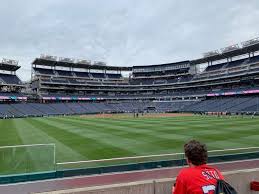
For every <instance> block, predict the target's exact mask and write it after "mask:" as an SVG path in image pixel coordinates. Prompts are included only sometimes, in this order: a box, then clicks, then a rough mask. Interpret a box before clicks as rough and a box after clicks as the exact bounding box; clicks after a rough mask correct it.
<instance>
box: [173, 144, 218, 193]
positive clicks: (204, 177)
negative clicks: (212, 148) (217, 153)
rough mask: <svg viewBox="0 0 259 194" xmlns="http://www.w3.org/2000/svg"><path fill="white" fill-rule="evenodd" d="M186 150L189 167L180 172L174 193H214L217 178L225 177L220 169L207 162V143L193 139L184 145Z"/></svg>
mask: <svg viewBox="0 0 259 194" xmlns="http://www.w3.org/2000/svg"><path fill="white" fill-rule="evenodd" d="M184 152H185V156H186V161H187V164H188V166H189V167H187V168H184V169H182V170H181V171H180V173H179V174H178V176H177V179H176V183H175V185H174V186H173V194H213V193H214V190H215V187H216V182H217V181H216V179H215V178H217V179H223V176H222V174H221V173H220V172H219V170H217V169H216V168H214V167H211V166H208V165H207V164H206V163H207V160H208V152H207V147H206V145H205V144H203V143H200V142H199V141H196V140H191V141H189V142H188V143H186V144H185V145H184ZM213 177H214V178H213Z"/></svg>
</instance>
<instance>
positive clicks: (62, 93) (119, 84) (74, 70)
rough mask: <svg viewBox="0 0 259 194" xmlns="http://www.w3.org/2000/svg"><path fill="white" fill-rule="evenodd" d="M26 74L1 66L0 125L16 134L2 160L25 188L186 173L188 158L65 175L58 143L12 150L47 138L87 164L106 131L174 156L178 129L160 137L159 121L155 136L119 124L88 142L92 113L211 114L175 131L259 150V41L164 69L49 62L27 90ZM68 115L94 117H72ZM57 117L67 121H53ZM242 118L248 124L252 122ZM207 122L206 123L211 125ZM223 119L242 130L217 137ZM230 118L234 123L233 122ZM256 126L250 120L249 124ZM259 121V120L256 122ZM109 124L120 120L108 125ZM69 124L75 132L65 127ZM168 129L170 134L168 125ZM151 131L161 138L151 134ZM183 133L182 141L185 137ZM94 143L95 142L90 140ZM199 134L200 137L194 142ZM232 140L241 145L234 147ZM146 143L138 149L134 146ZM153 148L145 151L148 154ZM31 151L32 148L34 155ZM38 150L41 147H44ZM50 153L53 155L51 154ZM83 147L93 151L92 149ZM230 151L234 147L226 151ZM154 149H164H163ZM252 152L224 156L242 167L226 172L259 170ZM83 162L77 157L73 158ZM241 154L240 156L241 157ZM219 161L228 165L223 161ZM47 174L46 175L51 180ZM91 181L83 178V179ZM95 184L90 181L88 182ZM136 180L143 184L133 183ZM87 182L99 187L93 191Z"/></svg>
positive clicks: (40, 61)
mask: <svg viewBox="0 0 259 194" xmlns="http://www.w3.org/2000/svg"><path fill="white" fill-rule="evenodd" d="M20 68H21V67H20V66H19V64H18V62H17V61H15V60H8V59H3V60H2V62H1V63H0V118H1V119H3V120H1V123H2V126H1V128H2V129H7V130H5V133H3V135H6V134H7V135H6V138H4V139H3V141H2V142H4V143H6V146H5V145H3V146H4V147H2V148H1V149H3V150H4V151H2V153H1V152H0V153H1V158H2V160H0V162H1V165H0V169H1V171H0V172H2V175H6V176H1V177H0V180H1V183H16V182H20V181H28V180H42V179H47V178H64V177H66V176H65V175H67V176H68V175H71V176H75V175H86V174H87V175H89V174H92V176H93V177H94V181H97V179H99V178H100V179H99V181H104V180H107V179H106V178H107V177H106V178H104V179H102V178H101V177H105V176H106V175H100V176H96V174H98V173H100V172H101V173H103V172H109V173H112V172H117V171H120V169H124V170H125V169H126V170H125V171H127V170H132V169H135V170H136V169H137V170H140V171H141V170H143V169H149V170H150V171H152V173H151V174H149V175H150V176H149V175H147V174H145V173H146V171H143V172H142V171H141V172H138V173H143V174H142V175H143V176H139V177H142V178H143V180H144V179H149V178H150V179H153V178H156V176H157V175H154V174H153V172H159V174H160V173H164V175H165V176H167V175H168V176H170V177H171V176H175V173H176V171H175V168H174V169H173V170H172V171H171V169H170V170H169V171H167V170H164V169H163V168H162V169H159V170H157V171H153V170H151V169H152V168H160V167H167V168H173V167H174V165H175V164H177V165H178V167H179V166H180V165H183V164H184V162H183V161H184V157H182V158H181V159H179V158H178V159H176V160H173V159H168V158H167V159H165V160H163V161H153V160H151V161H145V162H144V163H141V162H139V161H135V163H130V165H128V164H125V166H124V165H122V164H120V163H116V164H117V166H109V165H108V166H105V167H103V166H97V167H96V168H94V169H92V168H91V169H89V168H88V169H81V168H80V169H78V168H73V169H65V170H64V169H61V170H60V171H59V170H58V169H56V164H58V163H56V147H55V146H56V144H39V145H38V146H37V145H35V147H33V146H31V145H26V146H23V145H21V146H18V147H15V146H13V144H11V143H12V142H20V143H22V144H23V142H25V141H28V140H29V141H32V140H33V141H34V140H37V139H36V137H37V136H40V137H44V138H45V139H44V140H46V141H47V140H51V141H52V140H53V141H54V140H55V142H56V143H58V146H64V147H65V148H66V150H60V149H57V151H58V153H59V154H62V153H63V152H70V153H72V152H73V153H77V154H78V155H80V154H81V155H80V156H83V158H84V157H85V156H86V151H87V149H89V150H90V149H92V148H93V147H95V146H96V147H98V146H99V144H97V143H96V141H97V140H95V139H94V140H93V137H95V138H96V137H97V133H98V135H99V136H98V137H101V138H103V139H105V140H106V142H107V136H105V135H104V132H106V135H107V134H110V136H109V137H112V136H113V132H114V133H116V134H115V136H116V137H118V136H119V137H120V138H122V139H123V140H127V141H128V142H132V141H133V140H132V139H130V137H129V136H127V135H129V134H130V133H132V134H130V135H132V137H133V138H136V140H137V137H138V136H140V135H143V136H147V137H148V138H151V139H152V140H154V141H155V142H156V143H157V144H159V145H160V147H158V148H161V147H162V148H163V150H162V151H168V150H170V151H171V149H169V148H168V147H167V146H171V145H170V144H169V142H171V139H167V136H169V134H168V133H165V132H168V129H166V130H167V131H166V130H165V132H164V131H162V132H161V131H159V130H157V129H156V130H154V129H152V126H153V124H154V123H148V122H147V123H146V124H147V125H145V126H148V127H149V128H150V131H149V132H147V131H145V129H144V130H143V129H142V131H141V130H140V129H138V128H136V131H134V130H132V131H130V129H129V128H127V126H119V129H117V130H115V129H114V128H109V130H110V131H109V132H108V133H107V131H105V130H106V129H103V126H104V125H102V126H100V127H99V128H98V129H97V128H96V129H92V131H88V132H89V133H88V134H83V135H82V134H81V133H82V131H81V130H79V128H80V129H81V128H83V126H86V125H87V123H85V121H83V120H81V119H83V117H86V116H85V115H92V114H102V115H103V116H105V115H107V114H116V115H117V116H118V115H121V114H129V115H131V117H133V115H134V116H136V117H138V116H142V114H143V115H144V116H145V115H149V114H153V115H154V114H157V115H158V116H159V115H163V114H165V113H174V114H176V113H177V114H182V115H190V114H191V115H193V114H197V115H217V117H211V118H210V117H207V116H202V117H199V116H194V117H191V119H189V120H188V119H186V118H183V120H184V119H186V120H185V121H184V122H182V123H177V122H175V123H177V124H179V125H183V124H186V123H188V122H190V123H191V124H192V125H193V126H196V127H199V128H200V129H199V130H197V131H193V133H195V134H196V135H197V136H199V137H201V138H203V139H210V140H212V141H213V140H214V139H213V137H211V133H212V134H214V136H215V138H218V137H219V136H220V137H222V134H219V133H222V132H223V134H225V136H224V138H225V139H224V141H218V142H216V143H219V142H221V143H222V142H224V143H226V145H228V146H233V147H236V146H237V145H251V144H255V146H256V145H257V144H258V142H257V141H256V142H255V141H254V140H255V139H256V138H257V137H258V135H254V133H255V130H256V129H257V128H256V127H257V121H258V118H256V116H257V115H259V38H255V39H252V40H248V41H245V42H242V43H241V44H236V45H232V46H229V47H226V48H223V49H221V51H220V52H219V51H212V52H208V53H205V54H204V56H203V57H202V58H200V59H195V60H187V61H180V62H173V63H167V64H156V65H143V66H128V67H124V66H111V65H106V63H104V62H91V61H89V60H77V59H72V58H62V57H60V58H58V57H56V56H50V55H41V56H40V57H38V58H36V59H35V60H34V61H33V62H32V66H31V71H32V72H31V73H32V74H31V75H32V77H31V80H30V82H29V83H23V82H22V81H21V80H20V79H19V78H18V76H17V75H16V71H17V70H19V69H20ZM68 115H84V116H81V117H74V116H69V117H68ZM223 115H225V116H223ZM245 115H249V117H246V116H245ZM52 116H60V117H55V118H53V117H52ZM65 116H66V117H65ZM27 117H48V118H27ZM242 117H244V119H243V120H242ZM16 118H25V119H16ZM201 118H206V119H205V120H202V119H201ZM219 118H222V119H223V120H225V121H226V123H227V122H228V123H231V124H233V122H235V124H236V125H235V127H236V128H231V127H230V126H228V127H227V129H228V130H229V131H227V130H226V129H225V128H223V127H222V126H219V129H214V128H212V129H213V131H212V130H207V128H208V126H212V125H209V120H210V121H211V123H212V124H213V126H218V125H220V123H219V122H218V120H217V119H219ZM230 118H231V119H233V120H230ZM247 118H249V121H248V120H247ZM251 118H253V120H252V119H251ZM66 119H68V120H66ZM104 119H105V118H104ZM171 119H172V118H171ZM85 120H86V121H88V122H89V123H91V122H94V121H95V122H96V123H98V122H103V121H104V120H101V119H99V120H98V121H96V120H94V119H93V120H91V119H88V120H87V119H85ZM110 120H112V119H110ZM153 120H155V119H153ZM227 120H228V121H227ZM116 121H118V120H116V119H114V122H116ZM140 121H141V120H140ZM168 121H169V122H170V121H172V120H170V118H169V119H168ZM106 122H111V121H109V120H106ZM149 122H150V121H149ZM200 122H201V123H202V124H203V127H201V126H197V125H195V124H197V123H198V124H199V123H200ZM19 123H23V125H20V124H19ZM89 123H88V124H89ZM117 123H118V122H117ZM128 123H138V122H137V119H135V120H129V121H128ZM157 123H158V124H159V123H160V124H161V123H162V122H161V120H157ZM172 123H174V122H170V126H169V127H170V130H171V131H170V132H171V133H172V132H173V133H175V134H170V135H171V137H172V136H173V135H174V140H175V145H178V146H179V145H181V146H182V143H183V141H184V140H186V136H185V135H186V134H181V133H179V131H180V132H181V130H178V129H176V128H174V129H173V130H172V129H171V128H172ZM61 124H63V126H62V127H60V126H59V125H61ZM138 124H139V123H138ZM144 124H145V123H144V122H143V123H142V125H143V126H144ZM163 124H165V123H163ZM249 124H250V125H249ZM65 125H66V127H64V126H65ZM237 125H239V126H237ZM28 126H30V127H28ZM105 126H106V125H105ZM244 126H249V127H251V128H249V129H246V128H244ZM25 127H26V128H27V130H28V131H29V132H28V131H27V133H26V134H25V133H23V129H24V128H25ZM106 127H107V126H106ZM164 127H165V128H166V127H168V126H164ZM177 127H179V126H177ZM220 127H222V128H220ZM22 128H23V129H22ZM8 129H10V130H8ZM83 129H84V128H83ZM111 129H113V130H114V131H113V130H111ZM123 129H124V130H125V131H126V132H127V134H126V135H125V134H124V132H125V131H121V130H123ZM183 129H185V128H183ZM205 129H206V130H205ZM98 130H100V131H98ZM137 130H138V131H137ZM35 131H37V133H33V132H35ZM186 131H187V130H186ZM186 131H183V132H186ZM144 132H145V133H144ZM150 132H152V133H153V134H150V135H149V136H148V134H149V133H150ZM159 132H161V133H160V134H159V135H160V136H156V134H157V133H159ZM177 132H178V133H179V134H176V133H177ZM187 132H189V131H187ZM224 132H225V133H224ZM208 133H210V134H208ZM226 133H227V134H226ZM118 134H119V135H118ZM154 134H155V135H154ZM244 134H248V135H246V136H245V137H241V136H244ZM72 135H73V136H72ZM87 135H89V136H91V137H92V138H88V137H86V136H87ZM143 136H140V137H143ZM187 136H188V135H187ZM190 136H191V135H189V136H188V137H190ZM229 137H231V138H233V139H235V140H237V141H236V142H232V141H229ZM155 138H158V139H155ZM86 139H87V142H86V141H85V140H86ZM68 140H69V141H68ZM10 142H11V143H10ZM74 142H76V143H78V145H75V144H74ZM81 142H86V143H84V144H82V145H87V146H85V147H84V148H82V147H81V145H79V143H81ZM89 142H90V143H93V145H89V144H87V143H89ZM110 143H114V144H115V143H119V146H120V149H117V150H119V151H118V153H120V154H122V155H123V156H128V155H127V154H129V153H130V154H131V153H133V152H126V153H125V150H124V149H122V148H121V147H123V146H124V144H121V142H119V141H117V142H110ZM124 143H125V142H124ZM137 143H139V142H137ZM137 143H136V142H134V145H135V144H137ZM147 143H148V146H151V145H152V143H153V141H150V142H149V141H147ZM216 143H215V144H214V145H213V146H214V148H218V147H220V146H221V148H222V146H226V145H225V144H221V145H218V144H216ZM10 144H11V145H10ZM212 144H213V142H212ZM101 145H102V146H107V147H108V148H107V149H108V150H109V153H110V152H113V151H114V150H115V146H114V145H110V144H109V146H108V145H107V143H102V144H101ZM148 146H147V147H145V148H146V149H147V148H148ZM155 146H156V145H153V148H154V147H155ZM213 146H212V147H213ZM24 147H26V149H25V148H24ZM37 147H38V148H40V149H37ZM42 147H44V149H43V148H42ZM71 147H72V148H74V149H72V148H71ZM27 148H28V149H27ZM116 148H118V147H116ZM133 148H134V149H135V147H132V149H133ZM33 149H34V150H33ZM46 149H47V151H46ZM82 149H85V150H84V151H82ZM222 149H224V147H223V148H222ZM89 150H88V151H89ZM40 151H41V152H40ZM44 151H45V153H49V156H51V157H49V158H44V157H45V156H44V154H41V153H44ZM97 151H100V152H102V151H103V147H98V149H97ZM137 151H139V152H144V151H146V150H145V149H143V150H141V149H138V150H137ZM152 151H155V149H153V150H152ZM157 151H161V150H157ZM78 152H79V153H78ZM90 153H92V156H93V159H96V158H97V159H99V158H100V156H99V155H96V152H90ZM102 153H105V152H102ZM87 154H89V153H87ZM246 154H248V155H245V157H244V155H242V154H241V156H242V157H241V158H238V157H237V156H236V155H235V156H234V155H233V153H230V155H227V156H224V157H223V160H224V161H225V160H230V159H235V160H231V161H230V163H227V164H226V165H227V166H228V169H229V170H236V169H233V167H235V166H236V165H234V164H238V165H237V166H239V164H241V163H242V162H244V166H242V167H240V166H239V167H240V168H242V169H243V168H248V167H247V165H248V164H249V167H256V165H257V164H258V163H257V162H258V152H257V151H256V152H249V153H246ZM78 155H76V154H75V155H71V156H69V157H74V156H78ZM237 155H238V156H240V153H239V154H237ZM109 156H110V155H109ZM74 158H76V157H74ZM28 159H31V160H35V161H39V160H40V159H42V161H45V162H47V163H44V162H40V163H39V162H38V163H36V162H35V163H28ZM84 159H85V158H84ZM214 159H215V158H214ZM217 159H221V160H222V158H217ZM238 159H240V160H241V159H242V161H241V162H240V161H236V160H238ZM221 162H222V161H221ZM239 162H240V163H239ZM246 162H247V163H246ZM59 163H60V164H61V165H62V161H61V162H60V161H59ZM43 164H45V165H43ZM46 164H49V165H46ZM179 164H180V165H179ZM242 164H243V163H242ZM8 165H13V167H14V168H13V169H11V170H21V169H22V168H24V169H26V170H25V171H19V173H13V174H12V173H10V172H9V173H8V172H7V174H3V172H5V170H8V168H5V166H8ZM220 165H221V167H222V169H221V170H224V168H223V166H224V164H220ZM222 165H223V166H222ZM36 167H39V169H41V170H42V169H43V167H44V168H45V169H44V170H43V171H40V173H39V171H37V173H38V174H37V173H36V174H33V173H35V172H31V171H28V169H30V170H31V169H33V168H36ZM40 167H42V168H40ZM48 167H49V168H48ZM219 168H220V166H219ZM100 169H101V170H100ZM9 170H10V168H9ZM122 171H123V170H122ZM42 172H43V174H41V173H42ZM166 172H170V173H171V174H170V173H169V174H167V173H166ZM177 172H178V171H177ZM120 173H121V175H120V176H119V177H121V176H126V175H127V174H126V173H122V172H120ZM134 173H136V172H132V176H133V177H134V178H138V177H137V176H136V175H137V174H138V173H137V174H134ZM93 174H95V175H93ZM7 175H8V176H7ZM128 175H129V174H128ZM114 176H115V175H114ZM81 178H82V180H83V182H84V183H86V185H83V186H91V185H96V184H95V183H96V182H91V178H89V177H81ZM81 178H79V179H80V180H81ZM124 178H125V177H124ZM159 178H167V177H159ZM79 179H77V178H70V179H62V180H53V181H52V180H51V181H50V182H47V183H48V184H47V186H46V182H45V183H42V184H43V186H40V185H38V184H41V182H34V183H29V184H21V183H20V184H19V185H24V186H23V188H24V189H25V191H28V189H30V188H42V189H43V190H40V191H45V190H49V189H68V188H73V187H77V186H82V185H81V181H80V180H79ZM115 179H116V178H115ZM115 179H113V180H115ZM77 180H79V181H77ZM84 180H85V181H84ZM87 180H88V181H89V182H87ZM108 180H109V179H108ZM111 180H112V179H111ZM125 180H126V181H127V178H125ZM141 180H142V179H141ZM62 181H65V183H66V184H67V185H68V186H69V187H68V188H67V187H64V184H63V183H64V182H62ZM128 181H135V180H133V179H130V180H128ZM97 182H98V181H97ZM60 183H61V186H60ZM87 183H93V184H89V185H87ZM99 183H100V182H99ZM108 183H110V182H109V181H108V182H107V184H108ZM19 185H3V186H0V191H1V193H2V192H3V193H8V192H9V193H11V192H12V189H17V188H18V187H19ZM33 185H34V186H33ZM35 185H36V186H35ZM30 186H32V187H30ZM48 186H51V188H48ZM19 188H20V187H19ZM1 189H3V190H1ZM5 189H7V190H5ZM9 189H11V190H9ZM26 189H27V190H26ZM13 191H14V190H13ZM33 192H38V190H33ZM14 193H15V192H14ZM20 193H22V192H20Z"/></svg>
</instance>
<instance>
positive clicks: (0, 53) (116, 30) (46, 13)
mask: <svg viewBox="0 0 259 194" xmlns="http://www.w3.org/2000/svg"><path fill="white" fill-rule="evenodd" d="M0 27H1V36H0V57H4V58H10V59H16V60H19V62H20V65H21V66H22V68H21V70H19V71H18V75H19V76H20V78H21V79H22V80H28V79H30V72H31V69H30V64H31V62H32V60H33V59H34V58H35V57H38V56H40V54H49V55H56V56H61V57H73V58H80V59H89V60H100V61H105V62H107V64H109V65H121V66H127V65H130V66H132V65H148V64H158V63H166V62H176V61H180V60H186V59H195V58H199V57H201V56H202V53H204V52H206V51H211V50H215V49H220V48H222V47H225V46H228V45H232V44H235V43H239V42H241V41H244V40H248V39H251V38H255V37H257V36H259V1H258V0H249V1H247V0H217V1H209V0H177V1H176V0H127V1H126V0H1V5H0Z"/></svg>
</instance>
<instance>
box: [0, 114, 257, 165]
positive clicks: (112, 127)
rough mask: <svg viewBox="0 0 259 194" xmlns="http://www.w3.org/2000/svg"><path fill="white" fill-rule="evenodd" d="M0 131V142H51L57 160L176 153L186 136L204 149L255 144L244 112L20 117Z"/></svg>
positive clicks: (251, 124)
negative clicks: (230, 115)
mask: <svg viewBox="0 0 259 194" xmlns="http://www.w3.org/2000/svg"><path fill="white" fill-rule="evenodd" d="M0 130H1V138H0V146H6V145H21V144H41V143H44V144H45V143H54V144H56V157H57V158H56V159H57V161H58V162H67V161H78V160H92V159H104V158H114V157H126V156H138V155H150V154H165V153H175V152H182V147H183V144H184V143H185V142H186V141H187V140H190V139H192V138H195V139H198V140H201V141H203V142H205V143H206V144H207V145H208V148H209V149H210V150H213V149H226V148H240V147H250V146H259V141H258V140H259V118H254V119H251V118H248V117H247V118H218V117H200V116H191V117H163V118H141V117H140V118H136V119H135V118H132V117H128V118H81V117H78V116H71V117H49V118H25V119H12V120H0ZM0 160H1V159H0ZM0 170H1V169H0Z"/></svg>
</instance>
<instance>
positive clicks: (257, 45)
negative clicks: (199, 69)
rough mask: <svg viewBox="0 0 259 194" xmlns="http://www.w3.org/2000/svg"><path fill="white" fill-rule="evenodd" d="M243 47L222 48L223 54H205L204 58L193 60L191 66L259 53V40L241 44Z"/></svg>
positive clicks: (213, 52) (215, 52)
mask: <svg viewBox="0 0 259 194" xmlns="http://www.w3.org/2000/svg"><path fill="white" fill-rule="evenodd" d="M241 45H242V47H240V46H239V45H238V44H236V45H232V46H229V47H226V48H222V49H221V52H219V51H211V52H207V53H205V54H204V57H203V58H200V59H196V60H192V61H191V64H201V63H207V62H211V61H217V60H221V59H226V58H231V57H235V56H239V55H244V54H247V53H252V52H256V51H259V38H255V39H252V40H248V41H245V42H242V43H241Z"/></svg>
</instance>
